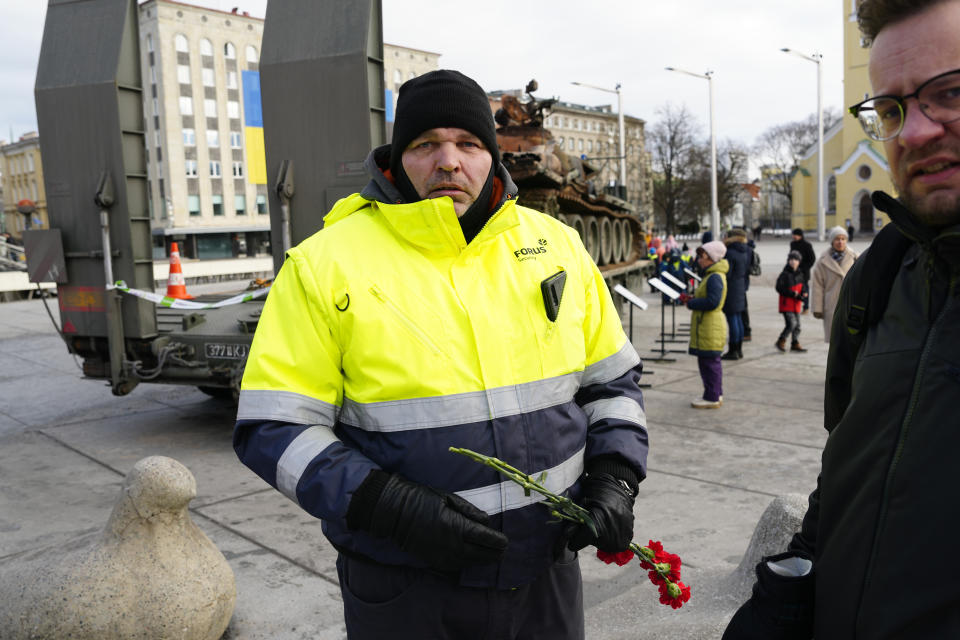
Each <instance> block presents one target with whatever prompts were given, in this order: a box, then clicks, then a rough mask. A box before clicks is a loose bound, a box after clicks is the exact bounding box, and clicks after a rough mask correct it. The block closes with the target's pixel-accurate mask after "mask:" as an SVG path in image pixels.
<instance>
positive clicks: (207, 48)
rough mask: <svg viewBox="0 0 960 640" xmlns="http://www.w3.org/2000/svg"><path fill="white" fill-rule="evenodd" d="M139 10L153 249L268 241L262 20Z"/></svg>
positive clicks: (253, 249) (195, 252) (168, 3)
mask: <svg viewBox="0 0 960 640" xmlns="http://www.w3.org/2000/svg"><path fill="white" fill-rule="evenodd" d="M139 10H140V52H141V55H140V58H141V71H142V82H143V95H144V115H145V116H146V117H145V122H146V130H145V134H146V143H147V160H148V163H147V164H148V184H149V190H150V195H149V201H150V216H151V221H152V227H153V240H154V256H155V257H158V258H161V257H163V256H164V255H166V252H167V248H168V247H169V245H170V242H171V241H177V242H178V243H179V245H180V251H181V254H182V255H183V256H184V257H190V258H226V257H234V256H238V255H255V254H257V253H263V252H266V251H268V250H269V231H270V220H269V216H268V215H267V175H266V159H265V155H264V145H263V120H262V114H261V108H260V104H261V103H260V74H259V65H258V63H259V60H260V42H261V40H262V37H263V20H262V19H261V18H255V17H251V16H249V15H247V14H246V13H244V12H240V11H238V10H234V11H233V12H224V11H218V10H215V9H206V8H201V7H195V6H192V5H188V4H184V3H180V2H174V1H173V0H148V1H147V2H145V3H143V4H141V5H140V7H139Z"/></svg>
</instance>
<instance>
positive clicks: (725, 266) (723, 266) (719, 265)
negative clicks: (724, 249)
mask: <svg viewBox="0 0 960 640" xmlns="http://www.w3.org/2000/svg"><path fill="white" fill-rule="evenodd" d="M729 271H730V263H729V262H727V259H726V258H720V259H719V260H718V261H717V262H714V263H713V264H712V265H710V266H709V267H707V271H706V274H707V275H710V274H711V273H722V274H724V275H726V274H727V273H728V272H729Z"/></svg>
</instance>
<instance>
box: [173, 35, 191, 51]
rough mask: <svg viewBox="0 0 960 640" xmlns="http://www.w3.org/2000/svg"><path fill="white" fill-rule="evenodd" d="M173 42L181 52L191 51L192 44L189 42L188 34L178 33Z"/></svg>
mask: <svg viewBox="0 0 960 640" xmlns="http://www.w3.org/2000/svg"><path fill="white" fill-rule="evenodd" d="M173 44H174V46H175V47H176V48H177V51H179V52H180V53H190V44H189V43H188V42H187V36H185V35H183V34H182V33H178V34H177V35H176V36H175V37H174V38H173Z"/></svg>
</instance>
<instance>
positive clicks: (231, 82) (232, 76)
mask: <svg viewBox="0 0 960 640" xmlns="http://www.w3.org/2000/svg"><path fill="white" fill-rule="evenodd" d="M236 88H237V72H236V71H227V89H236Z"/></svg>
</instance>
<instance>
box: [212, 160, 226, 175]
mask: <svg viewBox="0 0 960 640" xmlns="http://www.w3.org/2000/svg"><path fill="white" fill-rule="evenodd" d="M221 175H223V173H222V171H221V170H220V163H219V162H217V161H216V160H211V161H210V177H211V178H219V177H220V176H221Z"/></svg>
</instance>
